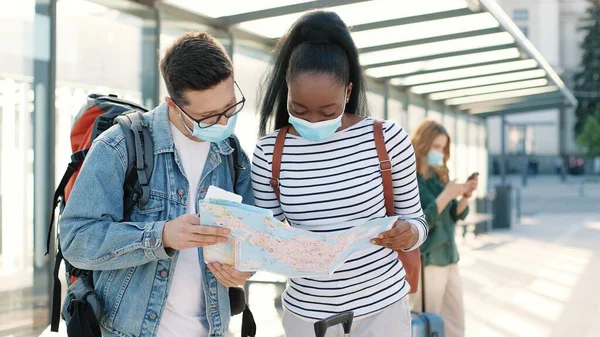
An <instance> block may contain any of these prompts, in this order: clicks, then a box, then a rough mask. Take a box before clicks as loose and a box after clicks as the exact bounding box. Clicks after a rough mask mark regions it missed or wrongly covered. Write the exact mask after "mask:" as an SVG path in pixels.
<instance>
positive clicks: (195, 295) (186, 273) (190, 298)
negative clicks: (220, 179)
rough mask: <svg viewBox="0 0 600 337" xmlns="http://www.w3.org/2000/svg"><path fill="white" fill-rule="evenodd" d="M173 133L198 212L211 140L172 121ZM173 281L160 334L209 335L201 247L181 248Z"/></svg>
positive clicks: (191, 205)
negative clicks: (192, 136) (195, 136)
mask: <svg viewBox="0 0 600 337" xmlns="http://www.w3.org/2000/svg"><path fill="white" fill-rule="evenodd" d="M171 133H172V134H173V141H174V143H175V148H176V149H177V152H178V154H179V159H180V161H181V164H182V166H183V170H184V173H185V176H186V177H187V180H188V183H189V191H186V193H187V195H188V198H187V213H188V214H197V211H196V198H197V194H196V192H197V191H198V183H199V182H200V178H201V176H202V171H203V170H204V164H205V163H206V159H207V158H208V152H209V149H210V143H209V142H197V141H193V140H191V139H189V138H187V137H186V136H185V135H184V134H182V133H181V131H179V130H178V129H177V128H176V127H175V126H174V125H173V124H171ZM171 282H172V283H171V288H170V290H169V294H168V296H167V305H166V307H165V310H164V311H163V314H162V318H161V321H160V326H159V327H158V334H157V336H158V337H186V336H190V337H198V336H208V330H207V328H206V327H208V323H207V321H206V304H205V301H204V293H203V291H202V271H201V270H200V261H199V255H198V248H191V249H184V250H181V251H179V257H178V259H177V265H176V266H175V272H174V274H173V279H172V280H171ZM203 323H204V324H203Z"/></svg>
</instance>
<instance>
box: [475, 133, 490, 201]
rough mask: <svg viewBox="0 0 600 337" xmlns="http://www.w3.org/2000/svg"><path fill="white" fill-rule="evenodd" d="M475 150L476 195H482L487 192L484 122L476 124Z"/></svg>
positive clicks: (486, 155)
mask: <svg viewBox="0 0 600 337" xmlns="http://www.w3.org/2000/svg"><path fill="white" fill-rule="evenodd" d="M477 133H478V137H477V150H478V152H479V155H478V161H479V163H478V165H477V166H478V170H479V188H478V189H477V195H478V196H480V197H483V196H485V195H486V193H487V188H488V175H489V174H488V170H489V169H488V149H487V132H486V127H485V123H481V124H479V125H478V126H477Z"/></svg>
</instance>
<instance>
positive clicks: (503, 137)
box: [500, 114, 506, 186]
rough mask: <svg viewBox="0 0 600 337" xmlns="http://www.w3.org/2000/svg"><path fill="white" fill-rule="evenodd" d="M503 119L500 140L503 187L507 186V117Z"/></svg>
mask: <svg viewBox="0 0 600 337" xmlns="http://www.w3.org/2000/svg"><path fill="white" fill-rule="evenodd" d="M501 119H502V126H501V128H502V130H501V132H500V134H501V140H500V144H501V145H500V149H501V150H500V177H501V179H500V181H501V185H502V186H506V116H505V115H504V114H502V115H501Z"/></svg>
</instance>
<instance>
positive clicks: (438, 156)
mask: <svg viewBox="0 0 600 337" xmlns="http://www.w3.org/2000/svg"><path fill="white" fill-rule="evenodd" d="M427 163H428V164H429V166H441V165H443V164H444V154H443V153H442V152H440V151H437V150H430V151H429V153H427Z"/></svg>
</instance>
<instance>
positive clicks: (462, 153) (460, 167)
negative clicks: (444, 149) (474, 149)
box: [454, 116, 470, 181]
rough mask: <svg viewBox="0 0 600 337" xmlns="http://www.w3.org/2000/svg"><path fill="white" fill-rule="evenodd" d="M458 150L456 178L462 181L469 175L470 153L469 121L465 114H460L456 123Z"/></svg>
mask: <svg viewBox="0 0 600 337" xmlns="http://www.w3.org/2000/svg"><path fill="white" fill-rule="evenodd" d="M455 138H456V152H455V153H454V161H455V162H456V173H455V176H454V179H458V180H460V181H463V180H466V179H467V177H468V176H469V174H470V173H469V162H470V159H469V153H468V147H467V123H466V121H465V117H464V116H459V117H458V119H457V124H456V137H455Z"/></svg>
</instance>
